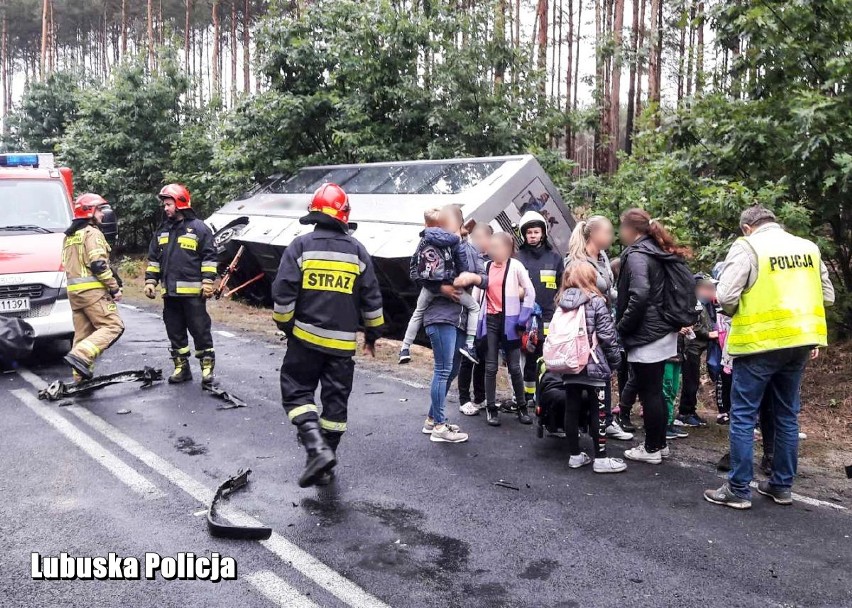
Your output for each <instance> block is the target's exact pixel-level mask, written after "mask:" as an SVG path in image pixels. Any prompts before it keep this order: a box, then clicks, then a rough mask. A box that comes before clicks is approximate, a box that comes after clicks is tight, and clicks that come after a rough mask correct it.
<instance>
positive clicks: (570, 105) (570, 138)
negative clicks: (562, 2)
mask: <svg viewBox="0 0 852 608" xmlns="http://www.w3.org/2000/svg"><path fill="white" fill-rule="evenodd" d="M580 2H581V3H582V0H580ZM566 42H567V45H568V57H567V59H568V61H567V62H566V63H567V65H568V69H566V70H565V113H566V114H568V113H569V112H571V111H572V110H573V109H574V98H573V95H572V93H573V90H572V89H573V81H574V78H573V76H574V73H573V70H574V0H568V40H567V41H566ZM573 119H574V117H573V116H571V117H570V119H569V120H568V121H567V123H566V125H565V158H569V159H573V158H574V130H573V129H572V128H571V123H572V121H573Z"/></svg>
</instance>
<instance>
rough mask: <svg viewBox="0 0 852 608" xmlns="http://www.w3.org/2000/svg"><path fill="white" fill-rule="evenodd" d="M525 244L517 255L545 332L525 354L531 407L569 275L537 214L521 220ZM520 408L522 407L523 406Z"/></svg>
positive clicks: (525, 386) (527, 388)
mask: <svg viewBox="0 0 852 608" xmlns="http://www.w3.org/2000/svg"><path fill="white" fill-rule="evenodd" d="M518 228H519V231H520V233H521V237H522V238H523V239H524V244H523V245H521V247H520V249H518V253H517V254H516V255H515V257H516V258H518V259H519V260H520V261H521V263H523V265H524V267H525V268H526V269H527V272H529V275H530V280H532V283H533V285H534V286H535V302H536V304H538V305H539V307H540V308H541V314H542V318H541V322H542V325H543V327H542V332H541V334H540V335H539V337H538V338H539V339H538V342H537V343H536V344H535V345H534V346H535V350H534V351H532V352H524V393H525V395H526V398H527V405H528V406H530V407H531V404H530V402H534V401H535V379H536V362H537V361H538V359H539V357H541V353H542V348H544V336H546V335H547V330H548V328H549V326H550V320H551V319H552V318H553V313H554V312H556V301H555V298H556V293H557V291H558V285H559V284H560V283H561V281H562V274H563V272H564V271H565V263H564V261H563V260H562V256H561V255H559V253H558V252H557V251H556V250H555V249H553V247H551V245H550V243H549V242H548V240H547V228H548V225H547V221H546V220H545V219H544V217H543V216H542V215H541V214H540V213H537V212H535V211H527V212H526V213H524V215H523V217H521V223H520V225H519V227H518ZM519 405H520V404H519Z"/></svg>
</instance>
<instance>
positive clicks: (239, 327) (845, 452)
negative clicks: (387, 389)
mask: <svg viewBox="0 0 852 608" xmlns="http://www.w3.org/2000/svg"><path fill="white" fill-rule="evenodd" d="M119 268H120V273H121V275H122V278H123V279H124V295H125V302H126V303H128V304H132V305H134V306H139V307H142V308H146V309H158V308H159V307H160V302H159V300H157V301H152V300H148V299H147V298H145V296H144V295H143V293H142V287H143V284H144V275H143V269H142V265H141V262H140V261H139V260H135V259H130V258H125V259H124V260H122V261H121V262H120V264H119ZM208 310H209V312H210V316H211V317H212V318H213V321H214V322H215V323H217V324H222V325H226V326H227V327H228V328H229V329H231V330H232V331H239V332H242V333H245V334H248V335H250V336H252V337H254V338H259V339H263V340H266V341H269V342H276V343H277V342H281V341H283V340H284V338H283V336H282V335H281V334H280V332H278V331H277V329H276V327H275V324H274V323H273V322H272V320H271V313H270V311H269V310H267V309H263V308H257V307H253V306H249V305H246V304H243V303H241V302H239V301H233V300H228V299H222V300H218V301H212V302H211V303H210V305H209V306H208ZM398 350H399V341H397V340H390V339H382V340H380V341H379V343H378V345H377V348H376V358H375V359H369V358H365V357H363V356H361V355H360V353H359V355H358V363H359V365H361V366H364V367H366V368H368V369H370V370H371V371H374V372H376V373H381V374H385V375H388V376H392V377H395V378H399V379H401V380H404V381H407V382H411V383H416V384H419V385H423V386H428V384H429V382H430V380H431V371H432V355H431V351H430V350H429V349H428V348H423V347H419V346H414V347H413V348H412V362H411V363H410V364H409V365H406V366H399V365H397V362H396V361H397V353H398ZM503 375H504V374H501V376H503ZM498 388H499V389H500V391H501V392H502V393H503V394H505V395H506V396H507V397H508V391H507V389H508V386H507V383H506V382H505V378H502V377H501V379H500V383H499V384H498ZM404 397H405V396H404V395H402V394H401V395H400V398H404ZM699 401H700V403H699V414H700V415H701V416H702V417H703V418H704V419H705V420H707V421H708V423H709V424H708V426H707V428H704V429H690V436H689V438H688V439H684V440H678V441H677V442H676V443H675V449H676V452H677V455H678V457H679V459H681V460H682V461H684V462H687V463H689V464H690V465H691V466H698V467H702V468H707V469H714V468H715V463H716V462H717V461H718V460H719V458H720V457H721V456H722V454H724V453H725V452H726V451H727V449H728V445H727V444H728V436H727V432H728V428H727V427H722V426H718V425H716V424H715V419H716V410H715V405H714V404H715V400H714V398H713V391H712V387H711V386H710V383H709V380H708V379H707V378H706V377H705V378H704V381H703V385H702V389H701V394H700V399H699ZM802 401H803V405H802V414H801V416H800V425H801V430H802V431H803V432H805V433H806V434H807V439H805V440H803V441H801V442H800V449H799V477H798V479H797V481H796V487H795V490H796V491H798V492H800V493H802V494H806V495H808V496H814V497H817V498H820V499H822V500H827V501H830V502H833V503H835V504H840V505H844V506H846V507H847V508H850V509H852V480H850V479H848V478H847V477H846V474H845V469H844V468H845V467H846V466H849V465H852V342H845V343H841V344H837V345H832V346H831V347H830V348H829V349H828V350H827V351H826V352H824V353H823V354H822V356H821V357H820V358H819V359H818V360H817V361H815V362H813V363H811V364H810V365H809V367H808V371H807V373H806V375H805V380H804V383H803V388H802ZM457 404H458V399H457V398H456V393H455V391H451V392H450V405H449V407H450V408H451V410H450V411H452V410H453V409H455V408H456V407H457ZM761 453H762V446H761V445H760V441H759V440H758V441H757V442H756V444H755V454H756V456H757V457H758V458H759V455H760V454H761ZM757 475H758V476H760V473H757ZM759 478H760V477H759Z"/></svg>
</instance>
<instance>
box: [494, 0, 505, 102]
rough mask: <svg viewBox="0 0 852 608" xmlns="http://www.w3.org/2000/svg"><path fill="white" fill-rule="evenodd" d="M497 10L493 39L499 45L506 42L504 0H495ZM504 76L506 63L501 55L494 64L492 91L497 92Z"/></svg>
mask: <svg viewBox="0 0 852 608" xmlns="http://www.w3.org/2000/svg"><path fill="white" fill-rule="evenodd" d="M496 9H497V12H496V14H495V15H494V40H495V41H496V42H497V45H498V46H499V47H502V46H503V45H505V44H506V0H497V5H496ZM505 78H506V64H505V63H504V62H503V59H502V57H500V58H498V60H497V63H496V64H495V66H494V91H495V92H499V91H500V88H501V87H502V86H503V82H504V80H505Z"/></svg>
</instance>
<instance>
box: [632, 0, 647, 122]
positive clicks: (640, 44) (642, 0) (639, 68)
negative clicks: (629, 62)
mask: <svg viewBox="0 0 852 608" xmlns="http://www.w3.org/2000/svg"><path fill="white" fill-rule="evenodd" d="M646 6H647V0H639V39H638V40H637V41H636V48H637V50H644V48H645V7H646ZM643 71H644V67H643V63H642V55H641V53H640V54H639V55H638V56H637V57H636V104H635V105H636V109H635V110H634V114H635V115H636V116H641V115H642V72H643Z"/></svg>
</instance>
